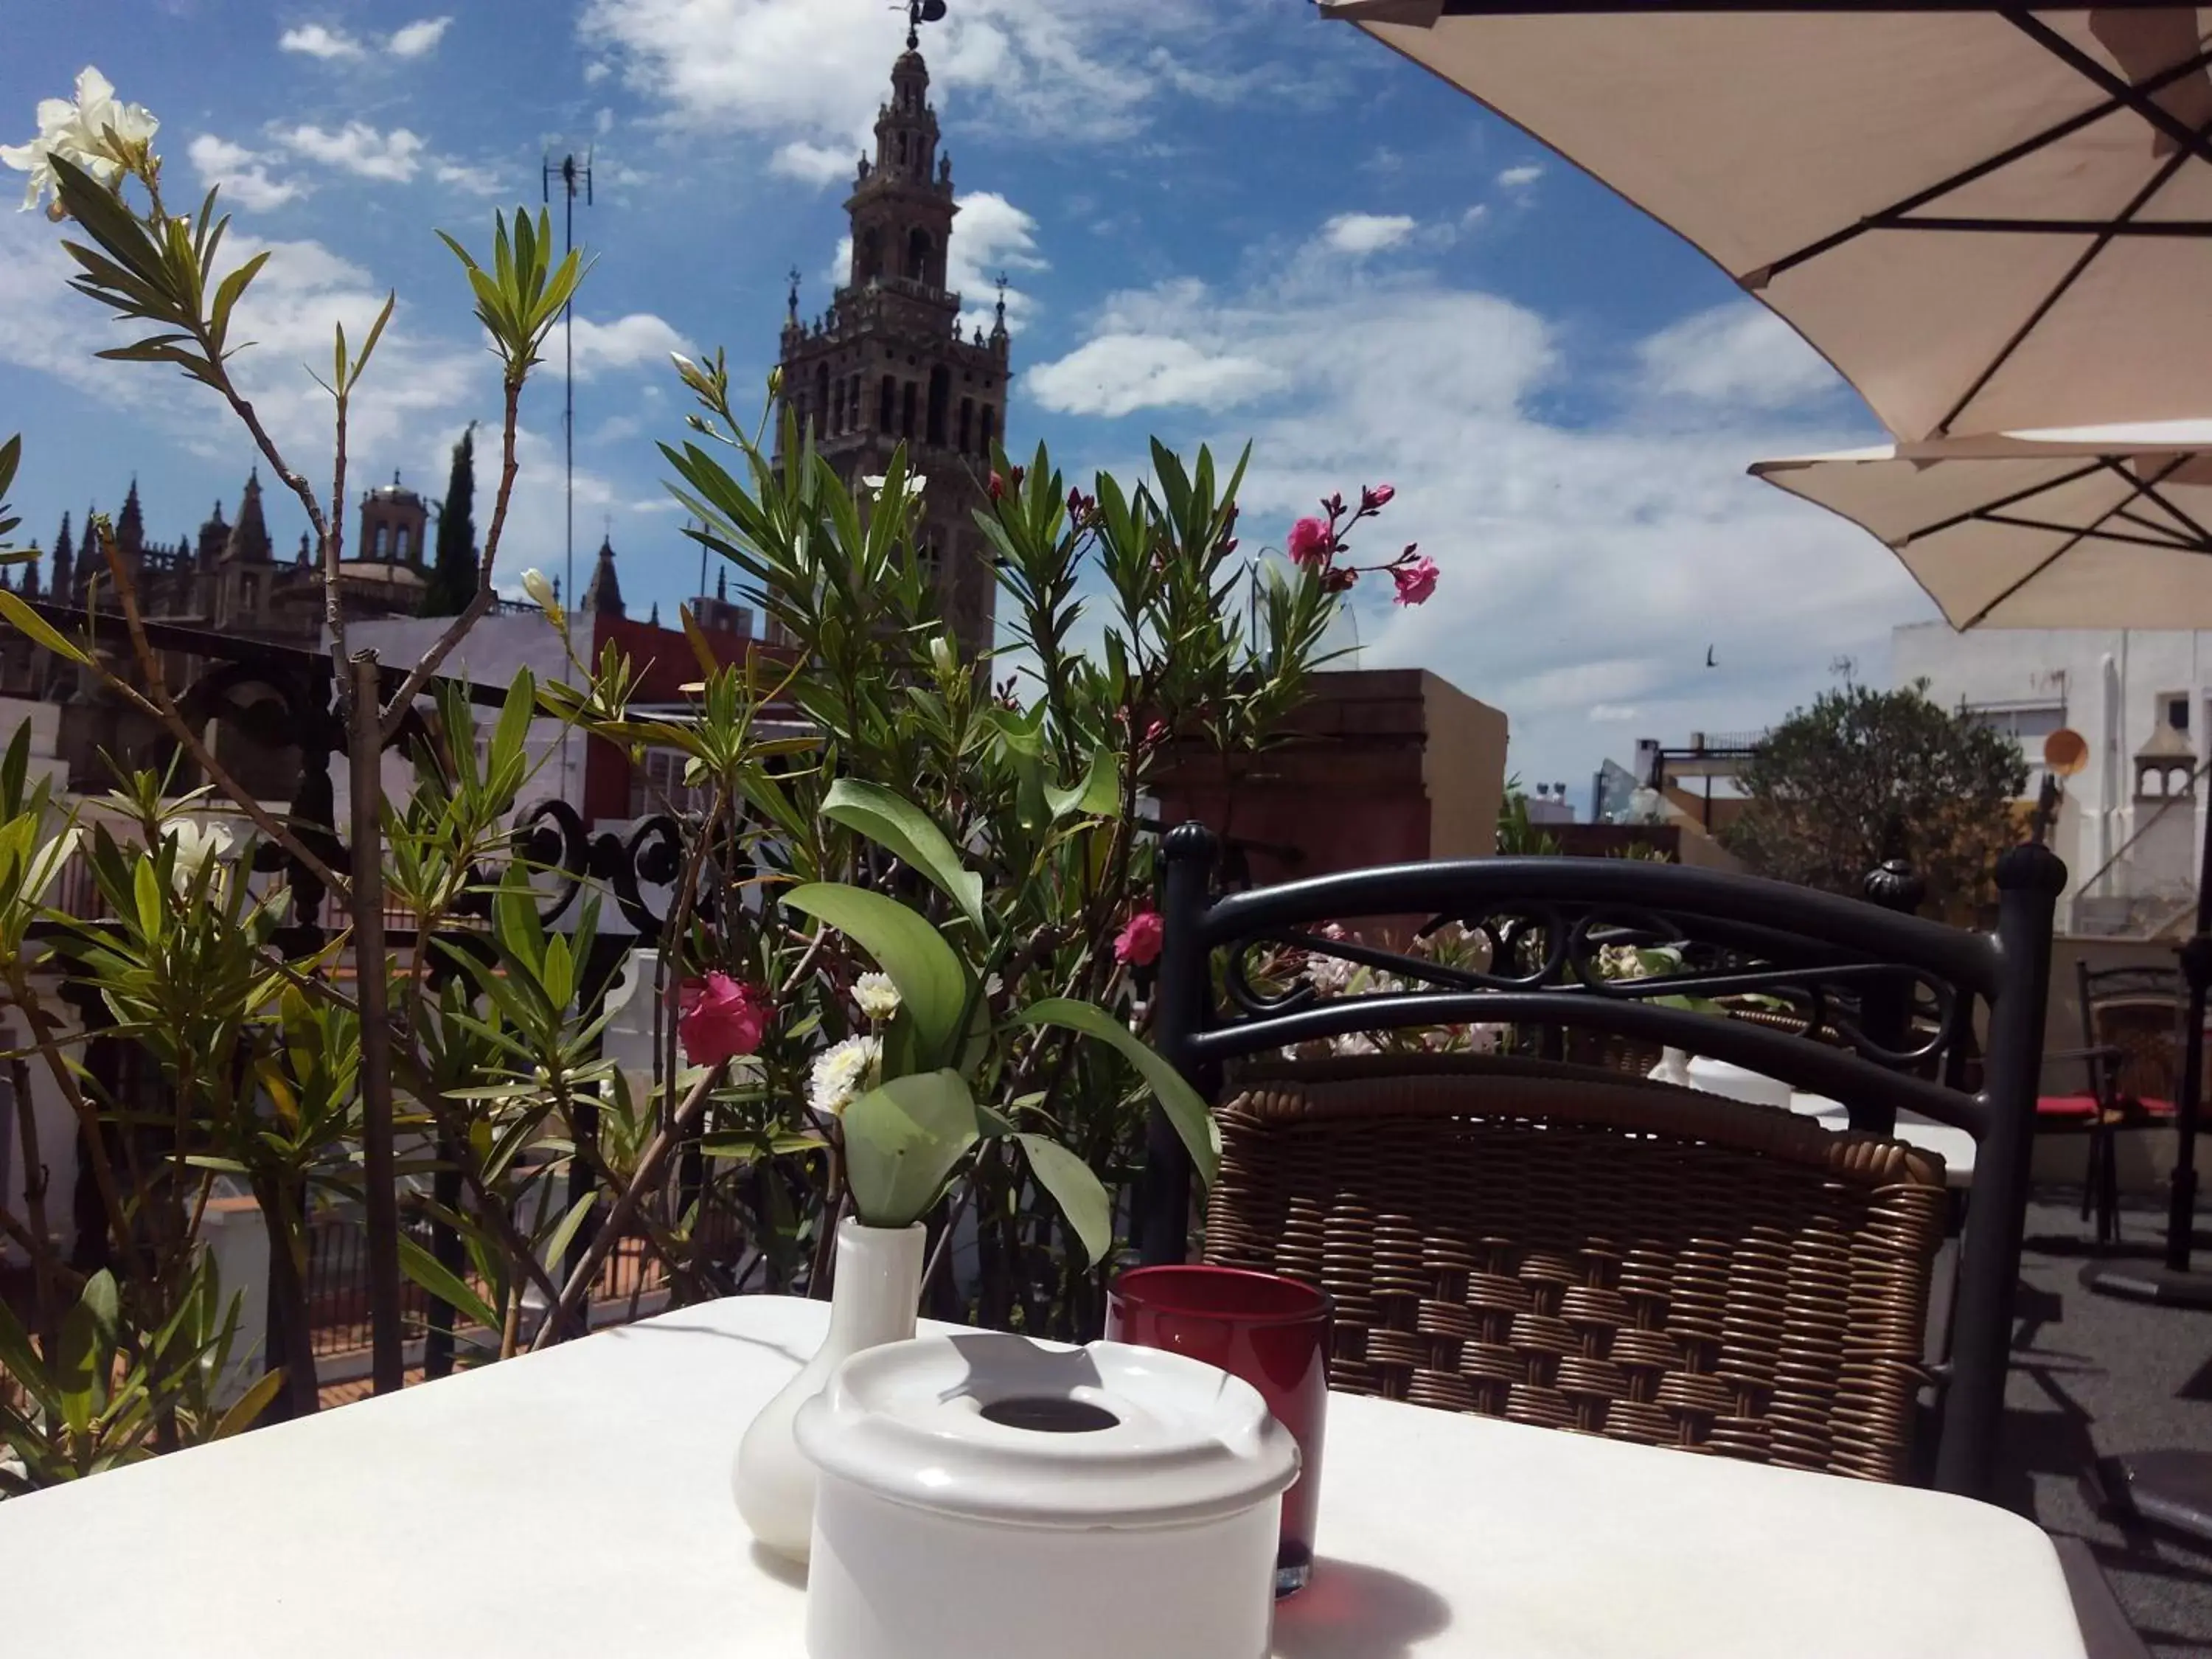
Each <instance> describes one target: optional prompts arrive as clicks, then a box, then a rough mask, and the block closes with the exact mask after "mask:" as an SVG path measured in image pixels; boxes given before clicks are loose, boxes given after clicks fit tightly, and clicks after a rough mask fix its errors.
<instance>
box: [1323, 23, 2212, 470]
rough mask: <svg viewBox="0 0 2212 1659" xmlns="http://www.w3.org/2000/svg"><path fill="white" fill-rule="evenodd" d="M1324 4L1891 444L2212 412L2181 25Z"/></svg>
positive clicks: (2208, 152)
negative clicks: (1732, 295)
mask: <svg viewBox="0 0 2212 1659" xmlns="http://www.w3.org/2000/svg"><path fill="white" fill-rule="evenodd" d="M1321 4H1322V9H1323V10H1324V11H1325V12H1327V13H1328V14H1330V15H1334V16H1337V17H1340V18H1344V19H1346V20H1349V21H1352V22H1355V23H1356V24H1358V27H1361V28H1363V29H1364V30H1365V31H1366V32H1367V33H1370V34H1371V35H1373V36H1374V37H1375V38H1376V39H1377V40H1381V41H1383V43H1384V44H1386V45H1388V46H1391V47H1393V48H1394V49H1395V50H1396V51H1398V52H1402V53H1404V54H1405V55H1406V56H1407V57H1408V58H1412V59H1413V60H1414V61H1415V62H1417V63H1419V64H1423V65H1425V67H1427V68H1428V69H1430V70H1433V71H1435V72H1436V73H1437V75H1440V76H1443V78H1444V79H1445V80H1447V81H1449V82H1451V83H1452V84H1454V85H1455V86H1457V87H1459V88H1462V90H1464V91H1466V92H1467V93H1468V94H1470V95H1472V96H1473V97H1474V98H1476V99H1478V100H1480V101H1481V102H1482V103H1484V104H1486V105H1487V106H1489V107H1490V108H1492V110H1494V111H1496V112H1498V114H1500V115H1502V116H1504V118H1506V119H1508V120H1510V121H1512V122H1514V123H1516V125H1519V126H1521V127H1522V128H1523V129H1525V130H1526V131H1528V133H1529V134H1530V135H1531V136H1532V137H1535V138H1537V139H1538V140H1540V141H1541V142H1542V143H1546V144H1547V145H1549V146H1551V147H1552V148H1553V149H1556V150H1558V151H1559V152H1560V153H1561V154H1562V155H1565V157H1566V158H1567V159H1568V160H1570V161H1573V162H1574V163H1575V164H1576V165H1577V166H1578V167H1583V168H1585V169H1587V170H1588V171H1589V172H1590V173H1593V174H1595V176H1596V177H1597V178H1598V179H1601V181H1603V182H1604V183H1605V184H1607V185H1610V186H1612V188H1613V189H1614V190H1616V191H1619V192H1620V194H1621V195H1623V196H1625V197H1627V199H1628V200H1629V201H1631V202H1632V203H1634V204H1636V205H1637V206H1638V207H1640V208H1642V209H1644V210H1645V211H1646V212H1649V213H1650V214H1652V215H1653V216H1656V217H1657V218H1659V219H1660V220H1662V221H1663V222H1665V223H1667V224H1668V225H1670V226H1672V227H1673V228H1674V229H1675V230H1677V231H1679V232H1680V234H1682V235H1684V236H1686V237H1687V238H1688V239H1689V240H1691V241H1692V242H1693V243H1695V244H1696V245H1697V246H1699V248H1701V249H1703V250H1704V251H1705V252H1706V253H1707V254H1708V255H1710V256H1711V258H1713V259H1714V260H1716V261H1717V263H1718V264H1720V265H1721V266H1722V268H1723V270H1726V271H1727V272H1728V273H1729V275H1730V276H1733V277H1735V279H1736V281H1737V282H1738V283H1741V285H1742V287H1743V288H1744V289H1745V290H1746V291H1747V292H1749V293H1751V294H1754V295H1757V296H1758V297H1759V298H1760V299H1761V300H1763V301H1765V302H1766V304H1768V305H1769V306H1771V307H1773V309H1774V310H1776V311H1777V312H1778V313H1781V314H1782V316H1783V317H1784V318H1786V319H1788V320H1789V321H1790V323H1791V324H1792V325H1795V326H1796V328H1797V330H1798V331H1800V332H1801V333H1802V334H1803V335H1804V336H1805V337H1806V338H1807V339H1808V341H1810V342H1811V343H1812V344H1813V345H1814V347H1815V348H1816V349H1819V350H1820V352H1821V353H1823V354H1824V355H1825V356H1826V357H1827V358H1828V359H1829V361H1830V362H1832V363H1834V364H1835V366H1836V368H1838V370H1839V371H1840V372H1841V373H1842V374H1844V377H1845V378H1846V379H1848V380H1850V382H1851V384H1852V385H1853V386H1857V388H1858V390H1859V392H1861V393H1862V394H1863V396H1864V397H1865V398H1866V400H1867V402H1868V403H1869V404H1871V405H1872V406H1873V408H1874V410H1875V414H1876V415H1878V416H1880V417H1881V421H1882V423H1883V425H1884V426H1886V427H1887V428H1888V429H1889V430H1890V431H1891V432H1892V433H1893V434H1895V435H1897V436H1899V438H1904V439H1918V438H1926V437H1930V436H1936V435H1943V434H1947V433H1959V434H1966V433H1976V432H2000V431H2006V430H2010V429H2014V428H2027V427H2054V426H2088V425H2101V424H2106V423H2109V422H2119V421H2158V420H2175V419H2185V418H2188V417H2191V416H2197V415H2199V414H2201V413H2202V412H2203V410H2204V409H2205V407H2206V403H2207V390H2208V387H2212V240H2207V239H2208V238H2212V141H2208V138H2207V133H2208V131H2212V76H2208V69H2212V47H2208V45H2207V36H2206V32H2205V28H2204V26H2203V21H2201V20H2200V17H2199V9H2198V8H2197V7H2195V6H2149V7H2145V6H2119V5H2105V6H2093V5H2084V4H2081V3H2075V4H2070V5H2069V4H2052V3H2047V0H2041V3H2039V0H2028V3H2016V4H2013V5H2010V6H2007V7H2003V8H2002V9H2000V8H1999V7H1998V6H1996V5H1995V4H1989V3H1984V4H1974V3H1959V0H1920V3H1916V4H1911V5H1906V4H1903V3H1899V0H1856V3H1844V0H1792V3H1780V0H1777V3H1761V0H1733V3H1729V4H1725V5H1723V4H1719V3H1717V0H1707V3H1705V4H1702V5H1700V4H1697V3H1685V0H1639V3H1636V4H1633V5H1630V4H1620V5H1615V6H1604V5H1596V6H1593V5H1589V4H1587V3H1583V4H1570V3H1567V0H1535V3H1530V0H1521V3H1513V0H1321Z"/></svg>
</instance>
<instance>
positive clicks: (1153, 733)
mask: <svg viewBox="0 0 2212 1659" xmlns="http://www.w3.org/2000/svg"><path fill="white" fill-rule="evenodd" d="M1167 736H1168V723H1167V722H1166V721H1165V720H1154V721H1153V722H1152V724H1151V725H1150V726H1146V728H1145V747H1146V748H1147V749H1149V748H1151V747H1152V745H1153V744H1156V743H1165V742H1166V741H1167Z"/></svg>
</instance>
